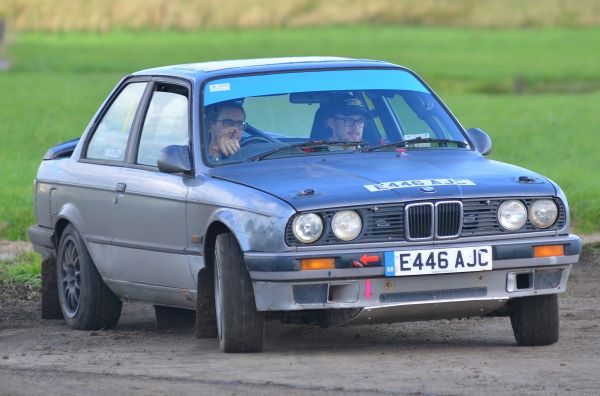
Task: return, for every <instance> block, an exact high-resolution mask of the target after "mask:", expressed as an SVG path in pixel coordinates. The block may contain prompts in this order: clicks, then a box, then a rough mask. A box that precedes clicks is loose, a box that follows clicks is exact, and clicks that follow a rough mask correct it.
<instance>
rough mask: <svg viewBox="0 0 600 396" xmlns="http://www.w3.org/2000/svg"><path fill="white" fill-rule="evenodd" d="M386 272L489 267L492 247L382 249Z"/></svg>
mask: <svg viewBox="0 0 600 396" xmlns="http://www.w3.org/2000/svg"><path fill="white" fill-rule="evenodd" d="M384 257H385V276H406V275H431V274H444V273H452V272H475V271H489V270H491V269H492V247H491V246H477V247H469V248H448V249H429V250H397V251H394V252H385V254H384Z"/></svg>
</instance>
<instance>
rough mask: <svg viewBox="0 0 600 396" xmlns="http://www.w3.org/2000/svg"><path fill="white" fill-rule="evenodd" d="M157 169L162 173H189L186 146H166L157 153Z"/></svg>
mask: <svg viewBox="0 0 600 396" xmlns="http://www.w3.org/2000/svg"><path fill="white" fill-rule="evenodd" d="M158 170H159V171H161V172H164V173H189V172H191V170H192V164H191V160H190V149H189V147H188V146H175V145H173V146H167V147H165V148H163V149H162V150H160V153H159V154H158Z"/></svg>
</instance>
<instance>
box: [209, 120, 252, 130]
mask: <svg viewBox="0 0 600 396" xmlns="http://www.w3.org/2000/svg"><path fill="white" fill-rule="evenodd" d="M215 121H217V122H220V123H221V124H223V126H224V127H225V128H232V127H236V128H238V129H245V128H246V125H248V123H247V122H245V121H236V120H232V119H230V118H222V119H218V120H215Z"/></svg>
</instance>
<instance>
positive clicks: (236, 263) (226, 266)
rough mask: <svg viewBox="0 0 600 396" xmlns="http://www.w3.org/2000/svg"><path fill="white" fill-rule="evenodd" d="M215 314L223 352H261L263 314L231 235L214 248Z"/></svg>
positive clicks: (219, 236)
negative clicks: (255, 300)
mask: <svg viewBox="0 0 600 396" xmlns="http://www.w3.org/2000/svg"><path fill="white" fill-rule="evenodd" d="M214 263H215V271H214V276H215V311H216V316H217V331H218V335H219V346H220V348H221V350H222V351H223V352H260V351H262V348H263V338H264V329H265V318H264V314H263V313H261V312H257V311H256V304H255V303H254V290H253V288H252V281H251V280H250V275H249V274H248V271H247V270H246V267H245V265H244V258H243V256H242V252H241V250H240V247H239V245H238V243H237V241H236V240H235V238H234V236H233V235H232V234H231V233H225V234H220V235H218V236H217V241H216V244H215V261H214Z"/></svg>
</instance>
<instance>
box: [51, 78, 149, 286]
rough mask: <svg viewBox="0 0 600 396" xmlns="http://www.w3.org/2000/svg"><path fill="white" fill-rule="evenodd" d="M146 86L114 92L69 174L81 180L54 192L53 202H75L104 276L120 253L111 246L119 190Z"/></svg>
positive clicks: (78, 221)
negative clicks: (117, 190)
mask: <svg viewBox="0 0 600 396" xmlns="http://www.w3.org/2000/svg"><path fill="white" fill-rule="evenodd" d="M147 86H148V82H147V81H136V80H133V81H129V82H125V83H124V84H123V85H122V86H121V87H119V88H118V89H117V90H116V91H115V93H114V94H113V95H112V97H111V98H110V99H109V100H108V102H107V104H106V106H105V108H104V109H102V110H101V112H100V114H99V116H98V120H97V121H95V123H94V125H93V126H92V129H91V132H90V133H89V134H88V135H87V136H86V142H85V143H84V150H83V152H82V154H81V157H80V158H79V161H78V163H77V166H74V167H72V168H71V169H69V170H68V172H69V174H70V175H69V176H70V177H72V178H73V179H74V180H77V185H76V187H69V188H67V186H60V187H57V188H56V189H55V191H52V192H51V202H52V204H55V205H59V204H61V203H62V202H72V203H73V207H74V208H76V209H75V211H76V215H75V217H74V219H72V220H73V221H74V222H75V224H76V226H77V227H78V228H79V231H80V232H81V233H82V235H83V236H84V238H85V241H86V245H87V247H88V249H89V251H90V254H91V256H92V259H93V260H94V263H95V264H96V267H97V268H98V270H99V271H100V273H101V274H102V275H103V276H106V275H107V272H106V269H107V268H108V267H109V266H110V265H111V264H112V262H113V260H114V257H115V255H116V252H115V251H114V249H113V245H112V239H113V234H112V230H113V222H114V216H115V194H116V192H115V186H116V183H117V180H118V178H119V174H120V172H121V170H122V167H123V165H124V164H125V161H126V153H127V146H128V144H129V138H130V135H131V131H132V130H133V125H134V120H135V118H136V114H137V113H138V110H139V104H140V103H141V102H142V98H143V96H144V92H145V91H146V88H147ZM53 210H55V209H53ZM56 210H57V209H56Z"/></svg>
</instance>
